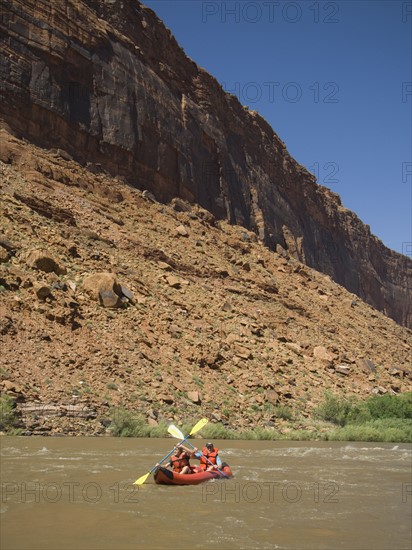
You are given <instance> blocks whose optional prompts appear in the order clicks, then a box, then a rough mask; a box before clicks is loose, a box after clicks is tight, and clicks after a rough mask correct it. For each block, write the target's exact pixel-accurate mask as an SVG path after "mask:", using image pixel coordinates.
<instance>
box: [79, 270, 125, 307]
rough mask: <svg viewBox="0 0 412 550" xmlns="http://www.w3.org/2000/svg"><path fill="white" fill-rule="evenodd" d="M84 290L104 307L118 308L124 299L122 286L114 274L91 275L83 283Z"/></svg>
mask: <svg viewBox="0 0 412 550" xmlns="http://www.w3.org/2000/svg"><path fill="white" fill-rule="evenodd" d="M82 286H83V289H84V290H85V291H86V292H87V293H88V294H89V295H90V296H91V297H92V298H93V299H94V300H96V301H98V302H99V303H100V304H101V305H102V306H104V307H117V306H118V305H119V304H120V298H121V297H122V295H123V294H122V291H121V285H119V284H118V282H117V280H116V276H115V275H114V274H113V273H108V272H103V273H94V274H93V275H89V276H88V277H86V279H85V280H84V281H83V285H82Z"/></svg>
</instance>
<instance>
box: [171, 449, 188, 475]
mask: <svg viewBox="0 0 412 550" xmlns="http://www.w3.org/2000/svg"><path fill="white" fill-rule="evenodd" d="M170 462H171V464H172V466H173V471H174V472H177V473H179V472H181V471H182V470H183V468H184V467H185V466H190V462H189V455H188V454H187V453H186V452H185V451H182V452H181V453H180V455H179V456H176V455H173V456H172V458H171V459H170Z"/></svg>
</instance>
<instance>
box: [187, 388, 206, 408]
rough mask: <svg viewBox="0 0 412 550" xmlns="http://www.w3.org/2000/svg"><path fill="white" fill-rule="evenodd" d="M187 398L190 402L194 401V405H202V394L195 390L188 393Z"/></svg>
mask: <svg viewBox="0 0 412 550" xmlns="http://www.w3.org/2000/svg"><path fill="white" fill-rule="evenodd" d="M187 397H188V398H189V399H190V401H192V403H194V404H195V405H200V404H201V402H202V400H201V398H200V394H199V392H198V391H197V390H194V391H188V392H187Z"/></svg>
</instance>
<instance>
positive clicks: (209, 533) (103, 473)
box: [0, 437, 412, 550]
mask: <svg viewBox="0 0 412 550" xmlns="http://www.w3.org/2000/svg"><path fill="white" fill-rule="evenodd" d="M201 443H202V442H201V441H199V442H198V444H199V445H200V444H201ZM0 444H1V503H0V506H1V508H0V512H1V513H0V522H1V539H0V543H1V544H0V547H1V549H2V550H11V549H18V550H23V549H29V548H30V549H41V550H48V549H50V550H71V549H76V550H88V549H99V550H100V549H105V550H109V549H110V550H111V549H113V550H115V549H118V550H123V549H129V548H133V549H146V548H147V549H163V548H164V549H166V548H172V549H189V548H190V549H191V548H199V549H202V548H219V549H220V550H225V549H237V548H239V549H240V548H244V549H249V548H256V549H275V548H281V549H299V550H300V549H308V550H309V549H311V550H312V549H316V550H318V549H326V550H335V549H348V550H349V549H350V550H357V549H365V550H366V549H367V550H370V549H374V550H395V549H405V550H409V549H410V548H411V545H412V533H411V512H412V478H411V475H412V448H411V446H410V445H405V444H393V443H392V444H382V443H379V444H378V443H329V442H284V441H282V442H267V441H219V442H215V444H216V445H217V446H218V447H219V448H220V449H221V456H222V458H223V459H224V460H225V461H226V462H228V463H229V464H230V465H231V467H232V469H233V472H234V474H235V477H234V478H233V479H231V480H221V481H211V482H207V483H205V484H203V485H197V486H186V487H173V486H158V485H156V484H155V483H154V481H153V476H152V475H151V476H149V478H148V480H147V481H146V483H145V484H144V485H143V486H140V487H137V486H136V485H133V484H132V482H133V481H135V480H136V479H137V478H138V477H140V476H141V475H143V474H144V473H146V472H148V470H150V468H151V467H152V466H153V465H154V464H155V463H156V462H157V461H158V460H159V459H161V458H162V457H163V456H164V455H166V454H167V452H168V451H169V450H170V449H171V448H172V446H173V444H174V440H171V439H118V438H109V437H107V438H106V437H105V438H80V437H79V438H50V437H49V438H42V437H38V438H36V437H32V438H25V437H1V438H0Z"/></svg>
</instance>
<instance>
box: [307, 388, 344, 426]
mask: <svg viewBox="0 0 412 550" xmlns="http://www.w3.org/2000/svg"><path fill="white" fill-rule="evenodd" d="M351 408H352V403H351V402H350V401H349V400H346V399H342V398H339V397H336V395H333V394H332V393H330V392H327V393H326V394H325V401H324V402H323V403H321V404H320V405H319V406H318V407H317V408H316V410H315V416H316V418H320V419H321V420H326V421H327V422H332V423H333V424H337V425H338V426H344V425H345V424H346V421H347V419H348V416H349V413H350V411H351Z"/></svg>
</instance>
